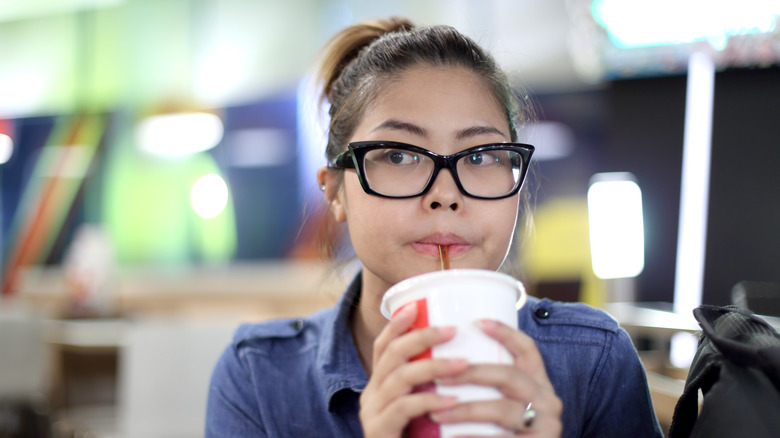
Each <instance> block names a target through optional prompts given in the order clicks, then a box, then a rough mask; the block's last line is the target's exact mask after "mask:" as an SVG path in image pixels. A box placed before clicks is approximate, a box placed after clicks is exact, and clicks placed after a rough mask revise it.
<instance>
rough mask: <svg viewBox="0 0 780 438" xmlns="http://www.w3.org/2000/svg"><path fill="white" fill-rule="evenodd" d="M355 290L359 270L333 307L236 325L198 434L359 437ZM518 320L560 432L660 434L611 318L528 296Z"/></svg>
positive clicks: (625, 341) (360, 374)
mask: <svg viewBox="0 0 780 438" xmlns="http://www.w3.org/2000/svg"><path fill="white" fill-rule="evenodd" d="M359 296H360V277H359V276H358V277H357V278H356V279H355V281H353V283H352V284H351V285H350V287H349V288H348V289H347V292H346V293H345V294H344V296H343V297H342V298H341V300H340V302H339V304H338V305H337V306H336V307H333V308H331V309H326V310H323V311H321V312H318V313H316V314H314V315H312V316H310V317H307V318H304V319H290V320H278V321H271V322H264V323H259V324H247V325H243V326H241V327H240V328H239V329H238V330H237V332H236V335H235V338H234V340H233V342H232V344H231V345H230V346H228V348H227V349H226V350H225V352H224V353H223V354H222V356H221V358H220V360H219V362H218V363H217V365H216V367H215V369H214V373H213V376H212V380H211V386H210V390H209V400H208V408H207V414H206V437H208V438H217V437H250V436H251V437H360V436H362V431H361V427H360V421H359V419H358V410H359V403H358V399H359V397H360V392H361V391H362V390H363V388H365V386H366V383H367V382H368V376H367V375H366V373H365V370H364V369H363V366H362V364H361V363H360V359H359V357H358V353H357V349H356V348H355V345H354V343H353V340H352V334H351V331H350V327H349V324H348V321H349V314H350V312H351V310H352V308H353V307H354V304H355V303H356V302H357V301H358V300H359ZM518 322H519V327H520V329H521V330H522V331H524V332H525V333H527V334H529V335H530V336H531V337H533V338H534V339H535V340H536V343H537V345H538V347H539V350H540V351H541V353H542V356H543V357H544V360H545V364H546V367H547V374H548V376H549V378H550V380H551V381H552V383H553V386H554V387H555V391H556V393H557V394H558V396H559V397H560V398H561V399H562V401H563V406H564V410H563V436H564V437H632V438H641V437H663V433H662V432H661V429H660V427H659V425H658V421H657V419H656V417H655V414H654V412H653V407H652V404H651V401H650V395H649V392H648V388H647V380H646V377H645V372H644V369H643V368H642V364H641V363H640V361H639V357H638V356H637V353H636V350H635V349H634V347H633V345H632V344H631V340H630V339H629V337H628V335H627V334H626V333H625V332H624V331H623V330H622V329H620V328H619V327H618V325H617V323H616V322H615V321H614V320H613V319H612V318H610V317H609V316H608V315H606V314H605V313H603V312H601V311H599V310H596V309H593V308H591V307H588V306H585V305H583V304H574V303H558V302H552V301H549V300H538V299H535V298H530V297H529V301H528V303H527V304H526V305H525V306H524V307H523V308H522V309H521V310H520V311H519V312H518Z"/></svg>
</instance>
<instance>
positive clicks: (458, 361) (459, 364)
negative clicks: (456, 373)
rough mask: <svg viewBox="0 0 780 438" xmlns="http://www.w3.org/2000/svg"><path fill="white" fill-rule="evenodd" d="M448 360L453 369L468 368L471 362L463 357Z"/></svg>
mask: <svg viewBox="0 0 780 438" xmlns="http://www.w3.org/2000/svg"><path fill="white" fill-rule="evenodd" d="M448 362H449V368H450V369H451V370H460V369H466V367H467V366H468V364H469V361H468V360H466V359H463V358H453V359H448Z"/></svg>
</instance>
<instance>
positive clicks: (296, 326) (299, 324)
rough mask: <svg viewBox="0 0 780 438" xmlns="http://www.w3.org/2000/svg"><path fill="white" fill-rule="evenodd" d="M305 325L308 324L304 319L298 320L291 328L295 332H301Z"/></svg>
mask: <svg viewBox="0 0 780 438" xmlns="http://www.w3.org/2000/svg"><path fill="white" fill-rule="evenodd" d="M305 324H306V323H304V322H303V320H302V319H296V320H295V321H294V322H293V323H292V324H290V326H291V327H292V328H293V329H294V330H300V329H302V328H303V326H304V325H305Z"/></svg>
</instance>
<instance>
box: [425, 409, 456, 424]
mask: <svg viewBox="0 0 780 438" xmlns="http://www.w3.org/2000/svg"><path fill="white" fill-rule="evenodd" d="M430 416H431V420H433V421H435V422H437V423H441V422H443V421H447V419H449V418H450V417H452V409H442V410H439V411H436V412H431V414H430Z"/></svg>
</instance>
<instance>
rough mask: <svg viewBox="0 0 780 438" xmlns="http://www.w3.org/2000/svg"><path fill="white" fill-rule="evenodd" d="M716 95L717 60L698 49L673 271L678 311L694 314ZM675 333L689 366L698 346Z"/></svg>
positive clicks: (677, 360)
mask: <svg viewBox="0 0 780 438" xmlns="http://www.w3.org/2000/svg"><path fill="white" fill-rule="evenodd" d="M714 100H715V65H714V63H713V62H712V60H711V59H710V58H708V57H707V55H705V54H702V53H694V54H693V55H692V56H691V58H690V60H689V61H688V83H687V88H686V96H685V133H684V138H683V161H682V184H681V187H680V219H679V227H678V234H677V261H676V266H675V273H674V311H675V312H676V313H678V314H680V315H686V316H689V315H691V312H692V311H693V309H694V308H696V307H697V306H699V305H700V304H701V302H702V291H703V289H704V262H705V260H704V258H705V253H706V250H707V211H708V209H709V199H710V158H711V154H712V141H711V140H712V109H713V103H714ZM679 339H680V338H679V337H678V338H672V344H671V356H670V360H671V361H672V363H673V364H674V365H676V366H686V365H688V364H690V363H691V361H692V360H693V354H694V352H695V351H696V349H695V348H694V349H691V348H690V342H685V341H680V340H679Z"/></svg>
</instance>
